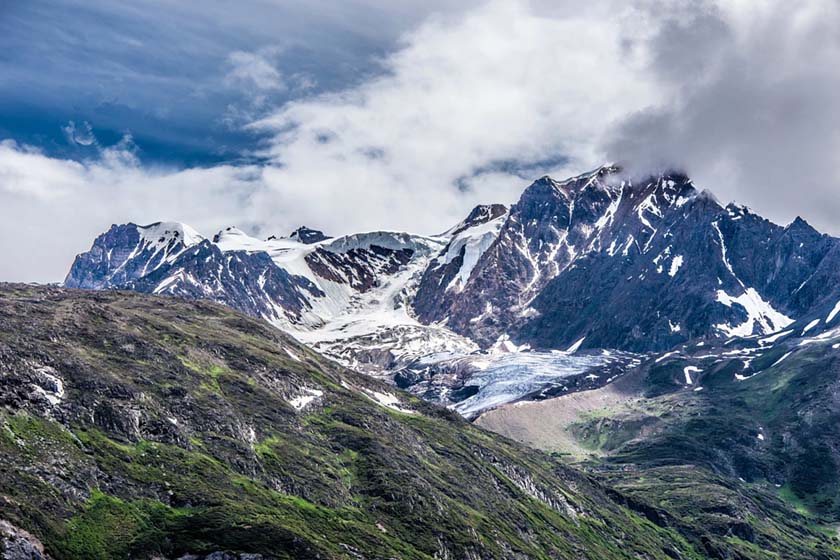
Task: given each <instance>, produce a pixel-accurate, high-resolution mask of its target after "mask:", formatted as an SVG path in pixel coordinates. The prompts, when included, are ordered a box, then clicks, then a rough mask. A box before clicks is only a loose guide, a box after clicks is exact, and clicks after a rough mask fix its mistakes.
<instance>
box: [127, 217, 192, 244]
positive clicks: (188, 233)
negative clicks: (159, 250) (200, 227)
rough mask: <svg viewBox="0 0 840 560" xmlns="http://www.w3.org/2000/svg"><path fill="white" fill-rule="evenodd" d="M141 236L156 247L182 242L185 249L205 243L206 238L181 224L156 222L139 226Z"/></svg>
mask: <svg viewBox="0 0 840 560" xmlns="http://www.w3.org/2000/svg"><path fill="white" fill-rule="evenodd" d="M137 231H138V232H140V236H141V237H142V238H143V239H145V240H146V241H148V242H149V243H152V244H155V245H167V244H169V242H170V241H173V240H175V241H180V242H181V243H183V244H184V246H185V247H191V246H192V245H195V244H197V243H201V242H202V241H204V236H203V235H201V234H200V233H198V232H197V231H196V230H194V229H193V228H191V227H190V226H188V225H187V224H182V223H181V222H155V223H153V224H149V225H147V226H137Z"/></svg>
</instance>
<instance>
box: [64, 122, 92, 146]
mask: <svg viewBox="0 0 840 560" xmlns="http://www.w3.org/2000/svg"><path fill="white" fill-rule="evenodd" d="M61 130H62V131H64V136H65V138H67V142H68V143H70V144H77V145H79V146H93V145H95V144H96V136H95V135H94V134H93V128H92V127H91V126H90V123H89V122H87V121H84V122H83V123H82V125H81V126H80V127H78V128H77V127H76V123H75V122H73V121H70V122H68V123H67V125H66V126H63V127H61Z"/></svg>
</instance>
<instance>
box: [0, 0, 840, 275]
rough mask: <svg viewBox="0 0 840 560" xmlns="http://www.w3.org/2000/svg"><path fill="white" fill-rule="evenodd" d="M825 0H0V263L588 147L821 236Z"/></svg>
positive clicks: (327, 225) (827, 172)
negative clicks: (799, 223)
mask: <svg viewBox="0 0 840 560" xmlns="http://www.w3.org/2000/svg"><path fill="white" fill-rule="evenodd" d="M838 67H840V3H838V2H836V0H805V1H803V2H786V1H784V0H738V1H737V2H735V1H732V0H669V1H667V2H662V1H659V0H631V1H627V0H597V1H595V2H586V3H582V2H579V1H576V0H551V1H549V0H462V1H459V2H451V1H447V0H424V1H421V0H411V1H405V2H386V1H385V0H309V1H307V2H300V1H292V0H240V1H237V2H230V1H223V0H202V1H198V0H133V1H131V2H114V1H104V0H86V1H82V0H51V1H45V0H26V1H24V0H5V1H3V0H0V251H2V254H3V258H2V259H0V280H10V281H11V280H18V281H20V280H22V281H39V282H55V281H61V280H62V278H63V277H64V274H65V273H66V271H67V270H68V268H69V266H70V263H71V262H72V260H73V258H74V256H75V255H76V254H77V253H79V252H82V251H85V250H86V249H87V248H89V247H90V244H91V242H92V240H93V238H94V237H95V236H96V235H97V234H99V233H101V232H102V231H105V230H107V229H108V227H109V226H110V225H111V224H113V223H125V222H129V221H133V222H136V223H150V222H154V221H160V220H166V221H181V222H185V223H188V224H190V225H192V226H193V227H194V228H196V229H197V230H199V231H200V232H202V233H203V234H205V235H207V236H212V235H213V234H214V233H215V232H216V231H218V230H220V229H222V228H224V227H227V226H231V225H235V226H238V227H240V228H241V229H243V230H245V231H247V232H249V233H250V234H252V235H256V236H262V237H266V236H269V235H284V234H288V233H289V232H291V231H293V230H294V229H295V228H297V227H298V226H300V225H307V226H310V227H315V228H319V229H322V230H324V231H326V232H328V233H330V234H333V235H338V234H346V233H352V232H356V231H364V230H374V229H398V230H407V231H413V232H417V233H425V234H431V233H435V232H439V231H443V230H446V229H447V228H448V227H449V226H450V225H451V224H453V223H456V222H458V221H459V220H460V219H462V218H463V217H464V216H465V215H466V214H467V213H468V212H469V211H470V209H471V208H472V207H473V206H474V205H476V204H479V203H493V202H501V203H506V204H510V203H513V202H515V201H516V199H517V197H518V195H519V193H520V192H521V191H522V189H523V188H524V187H525V186H526V185H527V184H528V183H529V182H530V181H531V180H533V179H534V178H536V177H539V176H541V175H543V174H546V173H548V174H552V175H554V176H557V177H558V178H562V177H564V176H568V175H572V174H575V173H578V172H581V171H585V170H587V169H591V168H594V167H596V166H598V165H600V164H602V163H604V162H606V161H618V162H621V163H624V164H625V165H627V168H628V169H630V170H631V172H632V173H635V174H639V175H641V174H646V173H655V172H658V171H660V170H662V169H665V168H680V169H682V170H684V171H686V172H688V173H689V174H690V175H691V176H692V178H693V179H694V181H695V183H696V184H697V185H698V186H700V187H701V188H708V189H710V190H711V191H712V192H713V193H715V194H716V195H717V196H718V198H719V199H721V200H722V201H724V202H726V201H730V200H734V201H737V202H740V203H743V204H746V205H748V206H750V207H752V208H753V209H754V210H755V211H756V212H758V213H760V214H762V215H764V216H766V217H768V218H770V219H772V220H774V221H776V222H778V223H782V224H784V223H788V222H790V221H792V220H793V218H794V217H795V216H796V215H801V216H803V217H804V218H806V219H807V220H808V221H809V222H811V223H812V224H813V225H815V226H816V227H818V228H819V229H822V230H823V231H827V232H830V233H832V234H838V233H840V225H838V224H840V222H838V221H837V216H838V215H840V187H838V186H839V185H840V96H838V95H837V94H836V92H837V91H840V74H838V73H837V71H836V68H838Z"/></svg>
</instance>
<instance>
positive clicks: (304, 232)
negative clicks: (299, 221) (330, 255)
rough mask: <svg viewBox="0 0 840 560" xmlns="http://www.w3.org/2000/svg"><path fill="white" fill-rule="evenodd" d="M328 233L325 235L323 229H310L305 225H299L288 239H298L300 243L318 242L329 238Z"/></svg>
mask: <svg viewBox="0 0 840 560" xmlns="http://www.w3.org/2000/svg"><path fill="white" fill-rule="evenodd" d="M329 238H330V237H329V236H328V235H325V234H324V232H323V231H319V230H317V229H310V228H308V227H306V226H301V227H299V228H297V229H296V230H295V231H293V232H292V233H291V235H289V239H292V240H294V241H300V242H301V243H306V244H310V243H318V242H319V241H324V240H327V239H329Z"/></svg>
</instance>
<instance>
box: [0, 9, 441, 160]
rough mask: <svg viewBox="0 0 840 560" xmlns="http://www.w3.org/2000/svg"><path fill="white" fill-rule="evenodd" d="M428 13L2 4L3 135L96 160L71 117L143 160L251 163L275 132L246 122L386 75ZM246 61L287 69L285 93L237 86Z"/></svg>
mask: <svg viewBox="0 0 840 560" xmlns="http://www.w3.org/2000/svg"><path fill="white" fill-rule="evenodd" d="M431 7H432V8H433V5H432V6H431ZM424 12H425V10H422V9H419V8H413V7H411V6H410V3H409V4H408V5H406V7H403V8H401V9H394V8H390V7H388V4H387V3H382V4H381V5H376V4H373V5H371V4H368V3H365V2H352V1H351V2H337V3H324V2H243V3H230V2H218V1H210V2H200V3H196V2H163V1H149V0H140V1H137V2H102V1H99V0H92V1H72V0H53V1H43V0H33V1H25V2H24V1H16V0H13V1H7V2H3V3H2V4H1V5H0V52H2V53H3V54H2V55H0V74H2V76H3V79H2V81H0V112H2V115H3V118H2V120H0V137H8V138H14V139H16V140H18V141H19V142H23V143H27V144H33V145H36V146H39V147H41V148H42V149H43V150H44V151H45V153H47V154H49V155H53V156H58V157H71V158H85V157H94V156H95V155H96V150H95V147H91V146H85V145H82V144H78V143H75V142H73V141H68V137H67V134H66V133H65V130H64V129H65V128H66V127H67V125H68V123H69V122H70V121H72V122H73V123H75V125H76V128H77V129H80V128H84V127H85V126H86V125H85V124H84V123H88V125H89V126H90V128H91V129H92V131H93V134H94V135H95V137H96V139H97V141H98V142H99V143H101V144H102V145H111V144H115V143H116V142H117V141H119V139H120V138H122V136H123V135H124V134H125V133H126V132H130V133H131V134H132V136H133V139H134V142H135V144H136V145H137V147H138V148H139V150H140V152H141V154H142V157H143V159H145V160H150V161H166V162H171V163H177V164H180V165H206V164H210V163H217V162H220V161H236V160H237V159H239V158H247V157H248V156H249V154H250V152H252V151H253V150H254V149H255V148H256V146H257V145H258V143H259V140H260V139H261V136H264V135H261V134H259V133H256V132H248V131H245V130H243V129H242V127H241V125H242V124H244V122H243V121H244V120H245V119H247V118H248V117H255V116H258V115H259V114H260V112H261V111H264V110H266V109H267V108H268V107H276V106H280V105H282V104H283V103H284V102H286V101H288V100H290V99H294V98H297V97H301V96H311V95H317V94H319V93H322V92H324V91H327V90H336V89H341V88H346V87H348V86H351V85H353V84H355V83H358V82H360V81H363V80H365V79H366V78H368V77H370V76H371V75H372V74H375V73H377V72H378V71H379V68H378V67H377V60H378V59H380V58H381V57H382V56H384V55H385V53H387V52H388V51H389V50H390V49H392V48H393V45H394V42H395V41H396V40H397V38H398V37H399V35H400V33H401V32H402V31H404V30H405V29H406V27H408V26H410V25H412V24H413V23H416V21H417V20H418V19H420V18H422V17H423V15H424ZM237 52H242V53H260V52H263V53H264V54H263V56H264V57H265V58H266V60H267V61H268V63H269V64H271V65H273V66H275V67H277V68H282V78H281V80H282V82H283V83H282V86H280V87H277V88H272V89H269V90H268V91H265V92H259V91H255V89H257V88H256V87H255V85H254V84H253V83H249V82H248V81H247V80H241V81H236V80H230V79H228V76H229V75H230V74H231V72H233V71H234V62H233V61H232V60H231V55H232V53H237ZM258 93H259V94H264V97H265V99H264V100H262V101H261V104H260V105H259V106H255V105H254V96H255V95H256V94H258Z"/></svg>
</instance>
